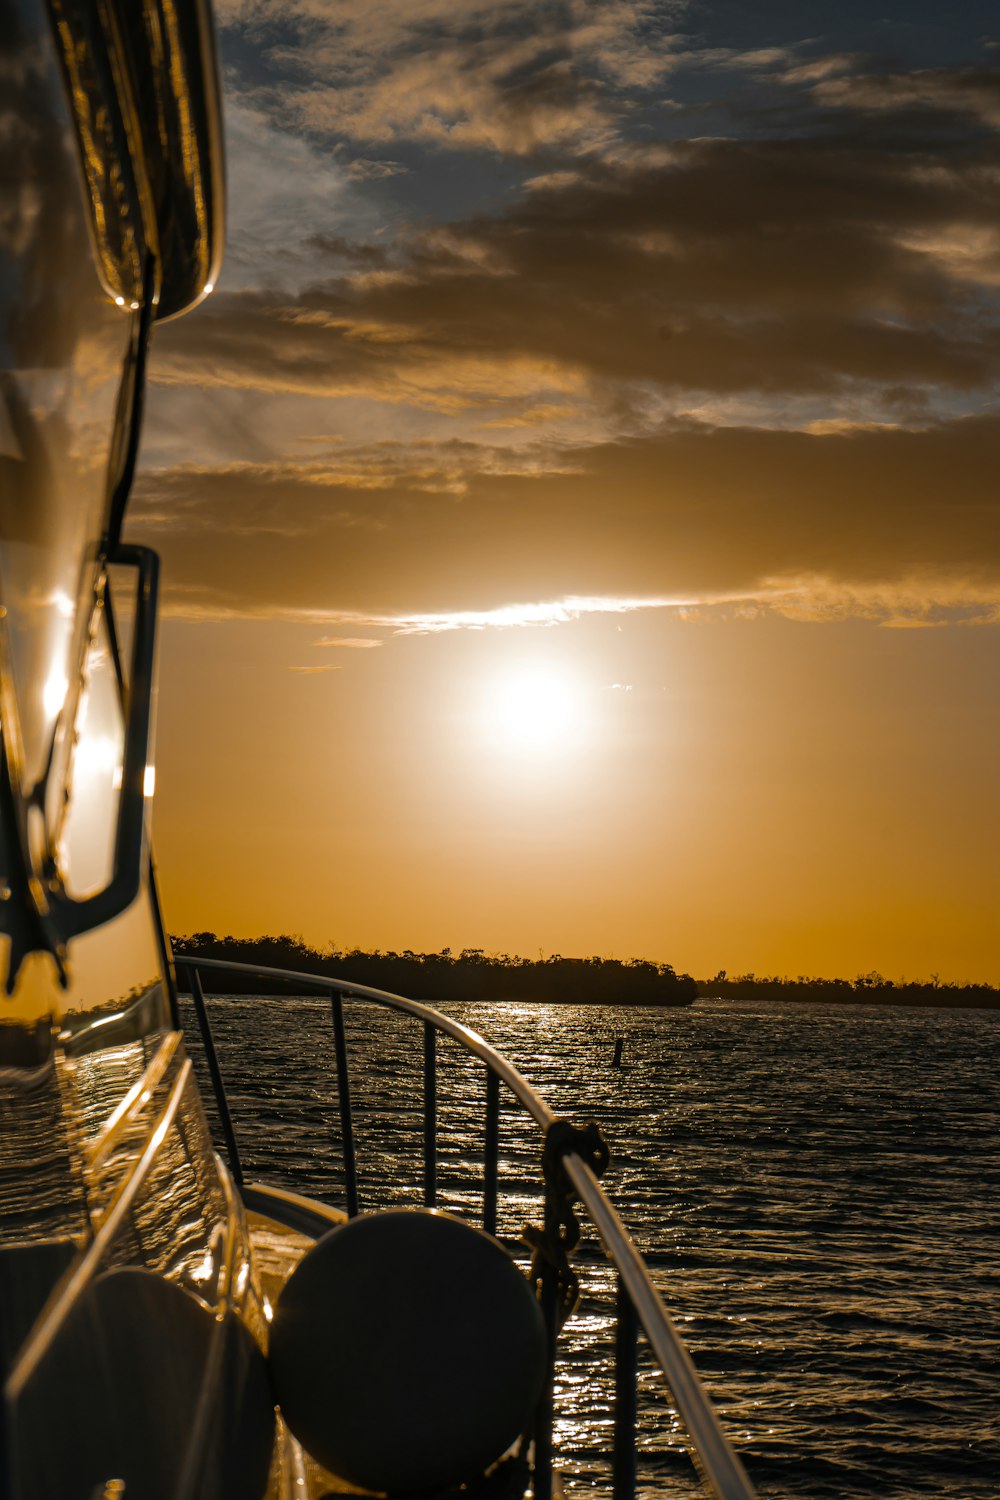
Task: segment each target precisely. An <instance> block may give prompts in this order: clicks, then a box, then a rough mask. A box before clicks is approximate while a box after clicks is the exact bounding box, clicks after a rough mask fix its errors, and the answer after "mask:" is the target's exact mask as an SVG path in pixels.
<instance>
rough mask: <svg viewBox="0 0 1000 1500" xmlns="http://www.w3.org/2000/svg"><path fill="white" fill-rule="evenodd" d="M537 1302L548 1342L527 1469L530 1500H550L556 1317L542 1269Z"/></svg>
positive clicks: (548, 1274)
mask: <svg viewBox="0 0 1000 1500" xmlns="http://www.w3.org/2000/svg"><path fill="white" fill-rule="evenodd" d="M539 1290H540V1298H539V1300H540V1302H541V1305H542V1316H543V1317H544V1319H545V1335H546V1339H547V1341H548V1370H547V1371H546V1375H545V1387H544V1389H543V1391H542V1394H541V1396H540V1397H539V1400H538V1406H537V1407H536V1409H535V1431H534V1439H535V1453H534V1464H533V1465H532V1470H531V1493H532V1496H533V1500H552V1421H553V1403H554V1397H555V1367H556V1337H557V1332H558V1330H557V1327H556V1318H557V1316H558V1311H557V1298H558V1288H557V1287H556V1278H555V1274H554V1273H553V1272H552V1271H551V1270H550V1269H549V1268H548V1267H547V1266H546V1267H545V1268H544V1269H543V1271H542V1276H541V1287H540V1289H539Z"/></svg>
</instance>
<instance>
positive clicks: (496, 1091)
mask: <svg viewBox="0 0 1000 1500" xmlns="http://www.w3.org/2000/svg"><path fill="white" fill-rule="evenodd" d="M0 15H2V17H3V57H4V62H3V68H4V95H3V109H2V113H0V181H2V184H3V187H2V193H3V201H2V214H0V320H2V321H0V351H2V355H3V364H4V369H3V373H2V376H0V729H2V739H3V753H2V756H0V858H2V860H3V867H2V882H0V923H2V929H0V931H2V937H3V942H2V944H0V977H2V981H3V983H2V988H0V1126H2V1129H0V1353H2V1360H3V1381H4V1399H3V1407H2V1422H3V1432H2V1436H3V1442H2V1459H0V1463H2V1470H0V1493H2V1496H3V1500H263V1497H264V1496H267V1497H268V1500H293V1497H294V1500H319V1497H321V1496H328V1495H333V1494H340V1493H354V1494H365V1493H367V1494H371V1493H376V1494H383V1495H390V1496H399V1497H403V1496H410V1497H416V1496H421V1497H423V1500H430V1497H431V1496H439V1497H443V1496H446V1495H447V1496H450V1497H452V1500H458V1497H462V1496H465V1497H468V1500H475V1497H480V1500H486V1497H493V1500H502V1497H513V1496H522V1495H524V1494H526V1493H528V1492H530V1493H531V1494H532V1495H533V1496H534V1497H535V1500H548V1497H550V1496H552V1495H555V1494H558V1493H560V1492H561V1490H560V1477H559V1473H560V1454H559V1452H558V1448H557V1445H556V1444H555V1443H554V1441H553V1431H554V1427H553V1400H554V1386H553V1361H554V1358H555V1351H556V1348H557V1343H558V1339H559V1336H560V1333H561V1330H562V1328H563V1326H564V1324H565V1323H566V1322H567V1320H568V1319H570V1318H571V1317H572V1316H573V1309H574V1305H575V1302H576V1297H577V1291H578V1278H577V1275H576V1273H575V1271H574V1265H573V1255H574V1251H575V1249H576V1245H577V1240H578V1238H579V1235H580V1219H581V1218H583V1219H584V1220H585V1221H588V1222H589V1226H590V1229H589V1232H590V1234H591V1236H592V1238H593V1240H594V1243H595V1244H596V1243H599V1244H600V1246H602V1247H603V1254H605V1255H606V1256H607V1257H608V1258H609V1260H610V1262H611V1264H612V1265H613V1267H614V1274H615V1277H616V1285H617V1313H616V1324H615V1338H614V1351H615V1352H614V1356H613V1361H614V1376H613V1380H614V1390H615V1408H614V1419H613V1441H609V1445H608V1449H609V1452H608V1456H609V1463H610V1470H611V1472H610V1478H609V1485H608V1493H609V1494H612V1495H613V1496H614V1497H615V1500H626V1497H628V1496H632V1495H634V1494H635V1493H636V1487H637V1480H636V1421H637V1414H636V1413H637V1384H636V1359H637V1354H636V1350H637V1342H638V1340H639V1338H640V1336H644V1337H645V1339H646V1340H647V1342H648V1344H649V1346H650V1347H651V1349H652V1352H653V1355H654V1357H655V1360H656V1361H657V1363H658V1364H659V1366H660V1368H661V1369H662V1371H663V1375H664V1377H665V1380H666V1382H667V1384H668V1386H669V1388H670V1391H671V1392H672V1397H671V1399H672V1402H673V1405H674V1407H675V1409H676V1411H677V1413H678V1414H679V1417H680V1419H681V1421H682V1423H683V1424H684V1427H685V1429H686V1431H687V1434H688V1437H689V1440H690V1448H691V1451H692V1453H693V1455H694V1457H695V1461H696V1464H697V1467H698V1470H699V1472H700V1474H701V1476H702V1479H703V1481H704V1483H705V1485H706V1486H707V1488H708V1490H709V1491H710V1492H712V1493H714V1494H716V1495H718V1496H722V1497H726V1500H748V1497H750V1496H752V1494H753V1490H752V1487H751V1485H750V1483H749V1481H748V1479H747V1477H746V1474H745V1471H744V1469H743V1467H742V1465H741V1463H740V1460H739V1458H738V1456H737V1455H736V1453H735V1452H734V1450H733V1447H732V1445H731V1444H730V1442H729V1441H728V1439H727V1437H726V1435H725V1433H724V1432H723V1429H722V1427H721V1425H720V1423H719V1421H718V1418H717V1416H716V1414H715V1412H714V1410H713V1408H712V1405H711V1402H710V1401H709V1399H708V1397H707V1395H706V1393H705V1390H704V1387H703V1386H702V1384H701V1382H700V1380H699V1378H698V1376H697V1374H696V1372H695V1370H694V1367H693V1365H692V1363H691V1360H690V1358H689V1356H688V1354H687V1352H686V1350H685V1348H684V1346H683V1344H682V1342H681V1340H680V1338H679V1337H678V1334H677V1332H676V1329H675V1327H674V1325H673V1323H672V1322H671V1320H670V1317H669V1315H668V1313H667V1311H666V1309H665V1307H664V1305H663V1302H662V1300H661V1298H660V1296H659V1295H658V1293H657V1291H656V1289H655V1288H654V1285H653V1282H652V1280H651V1278H650V1275H649V1272H648V1270H647V1268H646V1267H645V1265H644V1264H643V1261H642V1259H641V1257H640V1255H639V1254H638V1251H637V1250H636V1248H635V1246H634V1245H633V1243H632V1241H631V1240H630V1238H629V1236H628V1233H627V1231H626V1230H625V1228H624V1226H623V1224H622V1222H621V1219H620V1218H619V1216H618V1213H617V1212H616V1210H615V1208H614V1206H613V1205H612V1203H611V1202H610V1200H609V1199H608V1197H607V1196H606V1194H605V1193H604V1191H603V1190H602V1188H601V1185H600V1181H599V1177H600V1174H601V1172H602V1170H603V1167H604V1166H605V1165H606V1162H607V1159H608V1150H607V1147H606V1145H605V1143H604V1142H603V1140H602V1139H601V1137H600V1133H599V1132H598V1131H597V1130H596V1128H595V1127H593V1126H590V1125H587V1124H586V1123H585V1122H584V1123H578V1122H571V1121H568V1120H565V1119H558V1118H556V1117H555V1116H554V1114H553V1113H552V1111H551V1110H550V1109H549V1108H548V1106H547V1105H546V1104H545V1102H544V1101H543V1100H542V1099H541V1098H540V1097H539V1096H538V1094H537V1093H536V1092H535V1091H534V1090H533V1089H532V1088H531V1087H530V1085H529V1084H528V1083H527V1081H526V1080H525V1079H524V1078H523V1077H522V1076H521V1074H520V1073H519V1072H518V1071H517V1070H516V1069H515V1068H514V1067H513V1066H512V1065H511V1064H510V1062H509V1061H507V1060H506V1059H505V1058H504V1057H503V1056H501V1055H500V1054H499V1053H498V1052H497V1051H495V1050H494V1049H493V1048H492V1047H490V1046H488V1045H487V1043H486V1042H485V1041H484V1040H483V1039H482V1038H481V1037H479V1036H478V1035H476V1034H475V1033H474V1032H473V1031H471V1030H469V1029H468V1028H466V1027H465V1026H463V1025H461V1024H460V1023H459V1022H457V1021H455V1020H453V1019H451V1018H450V1017H448V1016H446V1015H443V1014H441V1013H439V1012H438V1011H436V1010H435V1009H433V1008H432V1007H430V1006H428V1005H425V1004H422V1003H418V1002H416V1001H412V1000H408V999H405V998H403V997H400V996H397V995H391V994H388V993H384V992H382V991H377V990H371V989H366V988H364V987H363V986H359V985H355V984H350V983H347V982H338V981H336V980H331V979H330V978H328V977H326V976H314V977H309V976H304V975H302V974H298V973H296V974H294V975H292V976H288V975H282V974H281V973H280V972H270V973H269V974H267V975H266V976H265V980H266V984H269V985H271V986H273V985H274V984H276V983H278V982H280V981H281V980H282V979H284V980H288V981H289V982H290V983H291V984H292V985H293V986H294V987H295V988H296V989H297V990H298V991H299V992H300V993H301V992H302V990H303V988H305V989H307V990H309V991H311V992H313V993H315V994H319V995H321V996H323V997H325V999H326V1001H327V1002H328V1003H329V1006H330V1036H331V1049H332V1066H333V1068H334V1069H335V1073H336V1078H337V1097H338V1101H339V1111H340V1142H341V1150H342V1156H343V1162H342V1166H343V1180H344V1195H343V1201H341V1202H336V1203H326V1202H321V1201H319V1200H317V1199H312V1198H307V1197H303V1196H300V1195H297V1194H295V1193H291V1192H289V1191H287V1190H283V1189H281V1188H279V1187H276V1186H274V1185H273V1184H267V1183H261V1182H252V1181H249V1180H247V1178H246V1176H245V1174H244V1171H243V1166H242V1162H241V1156H240V1151H239V1146H238V1136H239V1122H238V1121H234V1118H233V1112H232V1109H231V1107H230V1097H229V1094H228V1092H227V1088H226V1083H225V1080H224V1077H223V1073H222V1069H221V1066H220V1062H219V1058H218V1056H217V1053H216V1049H215V1046H214V1041H213V1034H212V1028H211V1024H210V1016H209V1007H208V1005H207V1004H206V999H205V987H206V985H207V986H208V987H211V984H212V983H213V981H217V975H218V969H219V967H220V966H219V965H218V964H215V963H213V962H212V961H210V960H205V959H192V958H190V957H183V958H182V957H179V958H178V959H177V961H176V962H175V961H174V959H173V957H172V955H171V952H170V948H169V944H168V941H167V938H166V936H165V929H164V925H163V921H162V919H161V915H160V908H159V900H158V896H157V889H156V879H155V871H154V866H153V863H152V857H151V851H150V842H149V832H148V829H149V808H150V803H151V799H152V796H153V792H154V776H153V770H152V768H153V765H154V755H153V717H154V715H153V707H154V693H155V655H156V628H157V589H158V562H157V558H156V556H155V554H154V553H152V552H151V551H150V550H148V549H147V548H144V547H139V546H135V545H126V544H124V543H123V542H122V539H121V537H122V522H123V517H124V514H125V508H126V504H127V501H128V496H129V490H130V485H131V482H132V476H133V473H134V470H135V465H136V456H137V452H138V444H139V437H140V432H141V425H142V408H143V386H144V378H145V371H146V363H147V356H148V352H149V345H150V336H151V333H152V330H153V328H154V326H155V324H156V323H158V322H161V321H164V320H165V319H168V318H174V317H179V316H181V315H183V314H185V313H186V312H188V311H190V310H191V309H192V308H193V307H195V306H196V305H197V304H198V303H199V302H200V301H201V300H202V299H203V298H204V297H205V296H207V295H208V294H210V292H211V291H212V289H213V286H214V283H215V280H216V278H217V275H218V270H219V265H220V260H221V253H222V238H223V235H222V223H223V201H224V162H223V148H222V131H221V124H220V121H221V103H220V85H219V75H218V67H217V61H216V51H215V43H214V38H213V30H212V18H211V15H210V12H209V10H208V7H207V4H206V3H204V0H2V5H0ZM230 967H232V966H230ZM243 977H244V979H245V982H246V984H247V986H248V987H249V988H252V987H253V986H254V985H256V984H258V983H259V982H260V975H259V971H257V970H253V969H250V970H247V971H245V973H244V975H243ZM179 988H183V989H184V990H185V991H186V992H188V993H190V996H191V1004H192V1005H193V1010H194V1016H195V1022H194V1025H193V1026H192V1028H190V1031H189V1033H188V1034H187V1035H186V1034H185V1029H184V1027H183V1025H182V1010H181V998H180V995H179ZM353 1003H364V1004H368V1005H375V1006H377V1007H380V1008H383V1009H384V1010H387V1011H392V1012H395V1013H396V1014H399V1015H402V1016H404V1017H406V1018H408V1020H409V1021H411V1022H412V1024H413V1027H414V1046H415V1048H417V1049H418V1050H419V1055H420V1057H421V1059H422V1062H421V1072H422V1078H423V1094H422V1099H421V1101H420V1102H421V1106H422V1110H421V1113H422V1122H423V1129H422V1145H423V1154H422V1179H421V1183H420V1191H419V1193H418V1195H417V1196H418V1198H419V1201H418V1202H415V1203H414V1204H413V1205H412V1206H410V1207H407V1208H402V1209H401V1208H398V1207H389V1208H385V1207H380V1206H379V1205H378V1204H377V1203H375V1202H373V1201H369V1195H367V1194H366V1195H365V1196H364V1197H363V1198H362V1190H361V1186H362V1185H361V1184H360V1183H359V1174H358V1168H357V1161H356V1153H355V1150H354V1144H353V1117H352V1094H351V1084H352V1076H351V1059H350V1057H349V1048H348V1033H347V1029H346V1027H345V1019H344V1017H345V1008H346V1007H349V1006H350V1005H351V1004H353ZM442 1041H447V1042H449V1043H450V1044H454V1045H457V1046H458V1047H460V1048H462V1049H464V1051H465V1053H466V1054H467V1055H468V1056H469V1057H470V1058H471V1059H473V1060H474V1061H475V1063H476V1066H477V1067H479V1068H480V1069H481V1070H482V1073H483V1075H484V1076H485V1108H484V1117H483V1125H482V1131H483V1134H482V1139H483V1152H482V1161H481V1171H482V1212H481V1214H479V1215H478V1218H479V1220H480V1222H478V1223H472V1222H469V1221H468V1220H467V1219H463V1218H461V1217H459V1216H457V1215H456V1214H454V1213H444V1212H442V1211H441V1210H440V1206H439V1201H438V1198H439V1195H438V1190H437V1099H438V1093H437V1048H438V1045H439V1043H441V1042H442ZM189 1043H190V1046H189ZM195 1056H197V1057H198V1058H199V1059H200V1060H201V1063H202V1065H203V1066H204V1068H205V1070H206V1076H207V1078H208V1080H209V1091H208V1096H207V1102H208V1103H209V1104H210V1105H211V1108H212V1110H213V1112H214V1115H215V1118H216V1126H215V1130H216V1137H217V1138H216V1139H213V1133H212V1129H211V1128H210V1126H209V1117H208V1113H207V1111H206V1096H205V1095H203V1093H202V1091H201V1089H200V1088H199V1085H198V1082H197V1079H196V1073H195V1068H194V1066H193V1057H195ZM275 1086H276V1088H277V1089H278V1090H279V1091H280V1088H281V1080H280V1079H277V1080H276V1081H275ZM501 1094H503V1095H504V1096H505V1097H506V1098H507V1099H508V1101H510V1102H511V1105H512V1107H516V1108H518V1109H520V1110H521V1111H523V1112H524V1114H525V1116H526V1118H527V1120H528V1121H529V1123H530V1124H531V1127H532V1128H533V1129H534V1130H535V1131H536V1132H537V1153H536V1162H537V1179H538V1196H539V1200H540V1203H541V1212H540V1222H539V1223H537V1224H534V1225H531V1226H529V1227H528V1229H527V1230H526V1240H527V1244H526V1247H525V1254H524V1255H523V1256H522V1258H521V1260H520V1261H518V1259H517V1258H516V1257H515V1256H514V1255H513V1254H512V1253H511V1250H510V1247H509V1246H507V1245H504V1244H502V1243H501V1242H500V1241H499V1240H498V1238H497V1235H496V1230H497V1199H498V1194H499V1192H500V1191H501V1188H502V1183H501V1181H500V1174H499V1172H498V1160H499V1151H500V1146H499V1135H500V1122H501V1113H500V1100H501ZM581 1108H584V1106H583V1102H582V1101H581ZM217 1148H218V1149H217ZM317 1149H319V1147H317ZM529 1257H530V1258H529Z"/></svg>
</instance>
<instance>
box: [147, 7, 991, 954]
mask: <svg viewBox="0 0 1000 1500" xmlns="http://www.w3.org/2000/svg"><path fill="white" fill-rule="evenodd" d="M217 19H218V23H219V41H220V53H221V65H222V76H223V84H224V91H225V109H226V132H227V153H228V182H229V190H228V191H229V207H228V240H227V245H228V248H227V258H226V262H225V266H224V271H223V274H222V276H221V277H220V280H219V284H218V287H217V289H216V291H215V293H214V294H213V295H212V296H211V297H210V298H209V299H208V301H207V302H206V303H205V304H203V306H202V307H201V308H199V309H198V310H197V311H196V312H195V313H193V314H191V315H190V316H189V317H187V318H185V319H183V320H178V321H177V322H175V323H171V324H167V325H164V326H163V327H162V328H160V329H158V330H157V334H156V338H155V341H154V347H153V352H152V361H151V364H152V370H151V382H150V390H149V399H148V408H147V423H146V435H145V440H144V447H143V453H142V461H141V472H140V475H139V479H138V482H137V486H136V491H135V495H134V499H133V502H132V509H131V516H130V522H129V531H130V534H131V536H132V537H133V538H134V539H135V540H142V541H145V542H146V543H148V544H150V545H152V546H155V547H156V548H157V549H158V550H159V551H160V552H161V554H162V556H163V560H164V570H165V618H164V624H163V633H162V648H161V664H160V703H159V729H158V751H157V804H156V813H155V822H154V837H155V842H156V850H157V860H158V865H159V870H160V879H161V886H162V895H163V901H164V906H165V911H166V918H167V923H168V926H169V927H170V930H172V931H173V932H175V933H181V932H192V931H197V930H203V929H212V930H216V931H219V932H233V933H236V934H243V935H252V934H256V933H265V932H266V933H278V932H291V933H295V934H299V935H301V936H302V937H303V938H304V939H305V940H306V941H307V942H309V943H313V944H315V945H317V946H320V947H322V946H325V945H326V944H328V943H332V944H334V945H335V946H337V947H339V948H345V947H351V946H354V945H358V946H361V947H364V948H375V947H380V948H388V949H396V950H402V949H404V948H413V949H415V950H418V951H430V950H437V949H440V948H442V947H445V946H448V947H451V948H452V949H453V950H454V951H456V952H457V951H459V950H460V949H462V948H465V947H476V948H482V949H485V950H486V951H487V952H509V953H521V954H525V955H527V956H531V957H534V956H536V954H537V953H538V952H539V951H541V952H542V953H544V954H549V953H562V954H564V955H591V954H604V955H613V956H615V957H618V958H627V957H631V956H637V957H645V958H652V959H656V960H658V961H662V962H669V963H672V964H673V965H674V966H675V967H676V968H678V969H679V970H683V971H686V972H690V973H693V974H695V975H696V976H698V977H709V976H711V975H713V974H715V973H716V972H717V971H718V970H720V969H722V968H725V969H726V970H728V972H729V973H730V974H734V973H742V972H747V971H753V972H756V973H759V974H772V973H777V974H789V975H798V974H823V975H830V976H833V975H844V976H847V977H853V976H854V975H856V974H859V973H867V972H869V971H871V970H879V971H880V972H882V973H884V974H886V975H888V976H889V977H892V978H897V979H898V978H902V977H907V978H923V977H927V976H930V975H931V974H939V975H940V976H941V978H942V980H951V981H959V982H961V981H983V980H986V981H990V982H993V983H998V982H1000V950H998V944H997V941H996V935H997V930H998V924H997V906H998V898H1000V794H998V787H997V772H996V764H995V761H996V757H995V746H996V745H997V743H998V741H1000V664H998V662H1000V659H998V645H1000V524H998V521H1000V498H998V493H997V483H998V476H1000V462H998V460H1000V417H998V409H997V390H998V385H1000V213H998V208H1000V152H998V137H997V128H998V125H1000V26H998V24H997V21H996V16H995V13H994V11H993V7H992V5H989V6H988V5H986V4H979V3H974V0H965V3H958V4H955V5H952V6H949V7H944V6H941V5H936V4H935V5H931V4H912V3H911V4H908V5H903V4H899V3H896V0H889V3H884V4H882V5H880V6H879V7H877V8H875V7H872V6H870V5H869V4H867V3H866V4H858V3H839V4H837V5H833V4H829V3H823V4H818V3H817V4H813V5H802V4H801V3H798V4H792V3H777V0H774V3H758V4H754V5H753V6H748V5H745V4H742V3H736V0H719V3H711V0H676V3H671V0H661V3H645V0H594V3H591V0H562V3H550V4H547V3H539V0H534V3H522V0H490V3H489V4H486V3H481V0H463V3H458V4H457V3H455V0H385V3H382V4H379V5H371V4H370V3H367V0H366V3H361V0H336V3H331V0H266V3H265V0H224V3H222V4H220V5H219V6H218V8H217Z"/></svg>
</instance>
